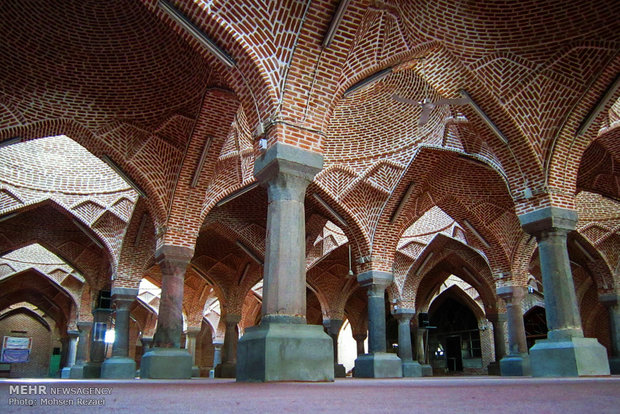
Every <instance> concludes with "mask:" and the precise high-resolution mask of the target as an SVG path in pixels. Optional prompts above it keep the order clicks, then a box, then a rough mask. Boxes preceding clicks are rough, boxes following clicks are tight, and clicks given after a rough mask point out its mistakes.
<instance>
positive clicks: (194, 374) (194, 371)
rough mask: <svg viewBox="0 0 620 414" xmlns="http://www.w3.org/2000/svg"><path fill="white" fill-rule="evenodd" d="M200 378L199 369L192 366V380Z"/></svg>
mask: <svg viewBox="0 0 620 414" xmlns="http://www.w3.org/2000/svg"><path fill="white" fill-rule="evenodd" d="M198 377H200V367H198V366H197V365H194V366H193V367H192V378H198Z"/></svg>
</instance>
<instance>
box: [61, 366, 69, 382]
mask: <svg viewBox="0 0 620 414" xmlns="http://www.w3.org/2000/svg"><path fill="white" fill-rule="evenodd" d="M60 378H63V379H68V378H71V368H70V367H64V368H63V369H62V370H61V371H60Z"/></svg>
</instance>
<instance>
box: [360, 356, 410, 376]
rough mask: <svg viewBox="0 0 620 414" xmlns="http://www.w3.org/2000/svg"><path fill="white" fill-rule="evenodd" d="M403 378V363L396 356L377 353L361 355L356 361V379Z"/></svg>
mask: <svg viewBox="0 0 620 414" xmlns="http://www.w3.org/2000/svg"><path fill="white" fill-rule="evenodd" d="M420 374H421V372H420ZM402 376H403V367H402V362H401V360H400V358H399V357H398V356H397V355H396V354H389V353H387V352H375V353H373V354H366V355H360V356H358V357H357V359H356V360H355V377H356V378H400V377H402ZM416 376H417V375H416Z"/></svg>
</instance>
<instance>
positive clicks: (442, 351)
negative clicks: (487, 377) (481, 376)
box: [428, 287, 482, 374]
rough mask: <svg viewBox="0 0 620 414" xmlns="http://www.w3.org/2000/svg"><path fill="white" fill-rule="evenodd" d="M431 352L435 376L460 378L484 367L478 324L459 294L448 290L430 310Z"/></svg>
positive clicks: (453, 290) (429, 338)
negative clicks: (458, 375)
mask: <svg viewBox="0 0 620 414" xmlns="http://www.w3.org/2000/svg"><path fill="white" fill-rule="evenodd" d="M428 313H429V319H430V326H431V327H432V328H431V329H430V332H429V337H428V349H429V357H430V363H431V366H432V367H433V372H434V373H437V374H442V373H446V374H458V373H463V372H466V371H467V370H468V369H470V368H472V369H480V368H481V367H482V349H481V345H480V331H479V328H478V320H477V318H476V315H475V314H474V312H473V311H472V310H471V309H470V308H469V306H467V305H466V304H464V303H463V302H462V301H461V300H460V298H459V297H458V295H457V294H456V292H455V288H454V287H453V288H450V289H447V290H446V291H445V292H444V293H442V294H441V295H440V296H438V297H437V299H436V300H435V301H434V302H433V303H432V305H431V307H430V309H429V312H428Z"/></svg>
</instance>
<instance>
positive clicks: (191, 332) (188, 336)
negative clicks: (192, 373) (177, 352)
mask: <svg viewBox="0 0 620 414" xmlns="http://www.w3.org/2000/svg"><path fill="white" fill-rule="evenodd" d="M199 333H200V328H199V327H190V328H187V331H185V348H186V349H187V350H188V351H189V353H190V354H191V355H192V365H196V339H197V337H198V334H199Z"/></svg>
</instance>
